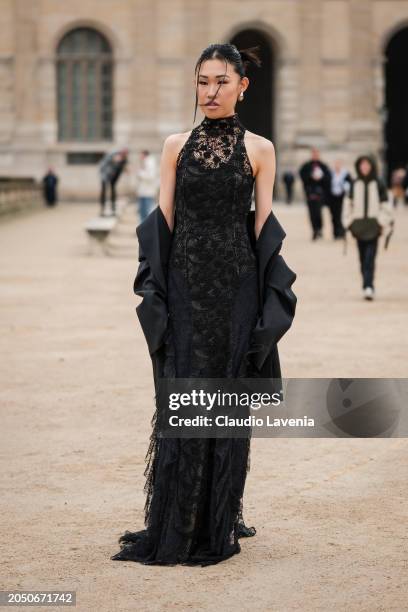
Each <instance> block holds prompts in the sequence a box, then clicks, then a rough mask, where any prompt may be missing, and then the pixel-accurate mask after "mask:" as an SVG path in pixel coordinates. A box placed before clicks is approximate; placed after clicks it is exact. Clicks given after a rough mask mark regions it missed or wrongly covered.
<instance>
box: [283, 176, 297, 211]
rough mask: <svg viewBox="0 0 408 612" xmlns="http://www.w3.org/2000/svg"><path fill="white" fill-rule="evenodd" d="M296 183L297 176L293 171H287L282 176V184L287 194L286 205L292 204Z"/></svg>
mask: <svg viewBox="0 0 408 612" xmlns="http://www.w3.org/2000/svg"><path fill="white" fill-rule="evenodd" d="M294 182H295V175H294V174H293V172H292V171H291V170H286V171H285V172H284V173H283V174H282V183H283V184H284V186H285V193H286V204H292V201H293V184H294Z"/></svg>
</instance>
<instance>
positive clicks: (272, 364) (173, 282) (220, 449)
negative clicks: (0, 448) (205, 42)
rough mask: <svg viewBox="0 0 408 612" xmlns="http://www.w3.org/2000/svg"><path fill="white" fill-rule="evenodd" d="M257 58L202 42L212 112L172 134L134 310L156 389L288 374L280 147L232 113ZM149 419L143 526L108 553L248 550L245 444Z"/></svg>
mask: <svg viewBox="0 0 408 612" xmlns="http://www.w3.org/2000/svg"><path fill="white" fill-rule="evenodd" d="M250 61H253V62H254V63H255V64H257V65H259V64H260V61H259V58H258V56H257V54H256V52H255V50H254V49H248V50H245V51H238V50H237V48H236V47H235V46H234V45H230V44H218V45H211V46H210V47H208V48H207V49H205V50H204V51H203V53H202V54H201V57H200V58H199V60H198V62H197V65H196V71H195V74H196V108H197V104H198V105H200V106H201V108H202V109H203V111H204V113H205V117H204V118H203V120H202V121H201V123H200V124H199V125H198V126H197V127H195V128H194V129H193V130H192V131H191V132H189V133H186V134H178V135H173V136H170V137H168V138H167V139H166V141H165V144H164V148H163V154H162V162H161V186H160V202H159V206H158V207H157V208H156V209H155V210H154V211H153V212H152V213H150V215H149V216H148V218H147V219H146V220H145V221H144V222H143V223H141V224H140V225H139V226H138V228H137V235H138V239H139V261H140V265H139V269H138V272H137V276H136V279H135V283H134V290H135V293H136V294H137V295H140V296H142V297H143V301H142V302H141V303H140V304H139V306H138V307H137V309H136V310H137V313H138V316H139V319H140V322H141V325H142V328H143V331H144V333H145V336H146V340H147V343H148V347H149V353H150V356H151V358H152V363H153V373H154V379H155V386H156V391H157V382H158V379H159V378H160V377H169V378H171V377H178V378H190V377H194V378H203V377H204V378H235V377H255V376H260V377H268V376H270V377H279V376H280V367H279V358H278V353H277V348H276V344H277V341H278V340H279V339H280V337H281V336H282V335H283V334H284V333H285V331H287V329H288V328H289V327H290V325H291V322H292V319H293V316H294V312H295V304H296V297H295V295H294V294H293V292H292V290H291V285H292V283H293V282H294V280H295V278H296V275H295V274H294V273H293V272H292V271H291V270H290V269H289V268H288V267H287V266H286V264H285V262H284V260H283V259H282V257H281V256H280V254H279V251H280V247H281V244H282V239H283V238H284V236H285V233H284V231H283V229H282V228H281V226H280V225H279V223H278V222H277V220H276V218H275V217H274V215H273V213H272V210H271V205H272V190H273V183H274V177H275V156H274V148H273V145H272V143H271V142H270V141H269V140H267V139H265V138H262V137H260V136H257V135H256V134H251V133H249V132H246V129H245V127H244V126H243V125H242V123H241V121H240V119H239V117H238V114H237V113H236V112H235V105H236V102H237V100H242V98H243V92H244V91H245V89H246V88H247V87H248V84H249V80H248V78H247V77H246V76H245V68H246V66H247V63H248V62H250ZM208 103H211V105H209V104H208ZM247 136H248V138H247ZM247 149H248V150H247ZM248 152H250V153H251V158H252V161H251V160H250V158H249V153H248ZM255 181H256V183H255ZM254 185H255V196H256V213H254V212H253V211H251V212H250V208H251V198H252V191H253V188H254ZM152 425H153V433H152V436H151V442H150V447H149V450H148V453H147V457H146V460H147V462H148V465H147V467H146V471H145V475H146V477H147V479H146V486H145V491H146V493H147V499H146V506H145V527H146V529H143V530H140V531H136V532H130V531H126V532H125V533H124V534H123V535H122V536H121V537H120V539H119V543H120V546H121V550H120V551H119V552H118V553H117V554H116V555H113V556H112V557H111V558H112V559H114V560H131V561H139V562H141V563H144V564H161V565H175V564H177V563H180V564H184V565H202V566H204V565H210V564H214V563H218V562H220V561H223V560H224V559H227V558H228V557H231V556H232V555H234V554H236V553H239V552H240V544H239V542H238V539H239V538H242V537H248V536H253V535H255V528H254V527H247V526H246V525H245V523H244V520H243V516H242V498H243V493H244V486H245V479H246V474H247V471H248V469H249V450H250V439H249V438H209V439H201V438H200V439H198V438H194V439H190V438H189V439H186V438H177V439H171V438H162V437H158V436H157V435H156V425H157V410H156V414H155V415H154V417H153V419H152Z"/></svg>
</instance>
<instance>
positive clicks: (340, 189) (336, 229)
mask: <svg viewBox="0 0 408 612" xmlns="http://www.w3.org/2000/svg"><path fill="white" fill-rule="evenodd" d="M351 182H352V178H351V175H350V173H349V171H348V170H347V168H344V167H343V165H342V163H341V161H340V160H339V159H336V161H335V162H334V168H333V170H332V171H331V189H330V214H331V218H332V224H333V238H334V239H335V240H337V239H340V238H343V237H344V227H343V225H342V222H341V213H342V210H343V199H344V196H345V194H346V193H347V192H348V190H349V189H350V185H351Z"/></svg>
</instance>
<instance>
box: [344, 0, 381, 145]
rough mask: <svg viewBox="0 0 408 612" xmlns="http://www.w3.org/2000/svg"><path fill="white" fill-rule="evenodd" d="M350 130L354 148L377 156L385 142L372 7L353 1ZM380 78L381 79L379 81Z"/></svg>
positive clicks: (368, 1)
mask: <svg viewBox="0 0 408 612" xmlns="http://www.w3.org/2000/svg"><path fill="white" fill-rule="evenodd" d="M349 9H350V20H349V23H350V38H351V40H350V49H351V56H350V117H351V121H350V129H349V141H350V145H351V148H352V149H354V150H356V151H357V152H361V151H362V150H363V149H365V150H367V151H374V152H377V150H378V148H379V146H380V142H381V120H380V114H379V112H380V109H379V108H377V103H376V86H375V78H376V67H375V62H374V55H373V46H372V45H373V43H372V15H371V12H372V3H371V2H370V0H350V4H349ZM377 78H378V77H377Z"/></svg>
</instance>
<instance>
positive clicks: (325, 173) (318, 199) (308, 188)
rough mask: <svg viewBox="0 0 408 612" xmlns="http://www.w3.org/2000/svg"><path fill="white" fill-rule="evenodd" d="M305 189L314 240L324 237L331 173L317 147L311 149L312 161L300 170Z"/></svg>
mask: <svg viewBox="0 0 408 612" xmlns="http://www.w3.org/2000/svg"><path fill="white" fill-rule="evenodd" d="M299 175H300V178H301V179H302V183H303V187H304V190H305V196H306V202H307V206H308V209H309V217H310V223H311V225H312V230H313V235H312V240H317V239H318V238H321V237H322V227H323V223H322V206H323V205H324V204H328V203H329V198H330V185H331V173H330V170H329V168H328V166H326V164H324V163H323V162H322V161H320V153H319V150H318V149H316V148H312V150H311V159H310V161H308V162H306V163H304V164H303V166H302V167H301V168H300V170H299Z"/></svg>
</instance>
